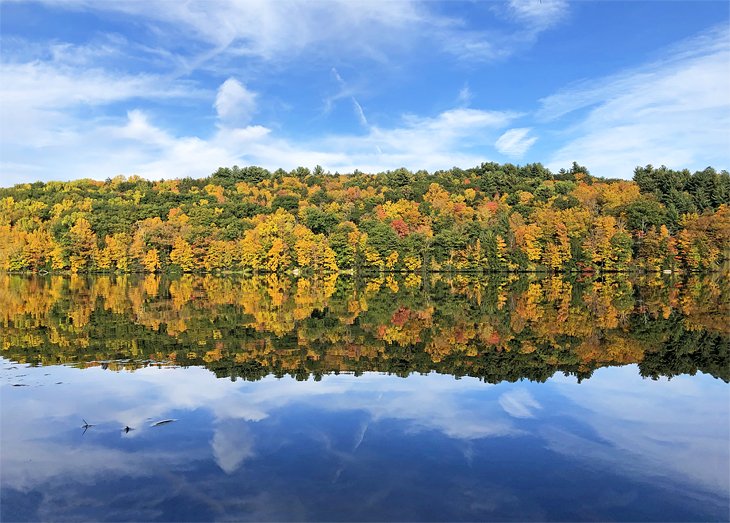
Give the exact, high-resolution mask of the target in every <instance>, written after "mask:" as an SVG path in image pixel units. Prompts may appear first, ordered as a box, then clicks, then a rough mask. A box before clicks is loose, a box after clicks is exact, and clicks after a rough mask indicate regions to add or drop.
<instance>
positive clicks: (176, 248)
mask: <svg viewBox="0 0 730 523" xmlns="http://www.w3.org/2000/svg"><path fill="white" fill-rule="evenodd" d="M170 261H172V263H174V264H176V265H177V266H178V267H180V269H182V271H183V272H191V271H192V270H193V269H195V257H194V256H193V247H192V246H191V245H190V243H188V242H187V240H185V239H184V238H183V237H181V236H177V237H175V241H174V242H173V244H172V251H170Z"/></svg>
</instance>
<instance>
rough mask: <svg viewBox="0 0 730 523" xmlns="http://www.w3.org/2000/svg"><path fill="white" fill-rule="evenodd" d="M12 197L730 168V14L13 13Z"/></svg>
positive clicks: (139, 6)
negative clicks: (51, 186) (372, 176)
mask: <svg viewBox="0 0 730 523" xmlns="http://www.w3.org/2000/svg"><path fill="white" fill-rule="evenodd" d="M0 65H1V70H0V137H1V143H0V186H4V187H6V186H10V185H13V184H16V183H25V182H33V181H37V180H43V181H47V180H70V179H78V178H93V179H99V180H103V179H106V178H108V177H114V176H117V175H120V174H121V175H125V176H131V175H139V176H143V177H145V178H149V179H161V178H178V177H184V176H191V177H194V178H200V177H204V176H207V175H209V174H211V173H212V172H214V171H215V170H216V169H217V168H218V167H221V166H232V165H239V166H245V165H260V166H263V167H266V168H268V169H271V170H274V169H277V168H280V167H281V168H284V169H286V170H291V169H293V168H295V167H297V166H304V167H309V168H313V167H314V166H316V165H321V166H322V167H323V168H324V169H325V170H326V171H330V172H333V173H334V172H340V173H347V172H352V171H354V170H355V169H359V170H360V171H363V172H379V171H385V170H392V169H397V168H399V167H406V168H408V169H411V170H413V171H416V170H419V169H426V170H428V171H434V170H437V169H448V168H451V167H454V166H457V167H461V168H469V167H474V166H477V165H479V164H481V163H482V162H488V161H490V162H491V161H494V162H500V163H503V162H511V163H515V164H525V163H531V162H541V163H543V164H544V165H546V166H547V167H549V168H550V169H552V170H554V171H557V170H559V169H560V168H569V167H570V166H571V165H572V162H573V161H577V162H578V163H579V164H581V165H585V166H587V167H588V168H589V170H590V172H591V174H593V175H597V176H604V177H610V178H627V179H628V178H631V177H632V175H633V170H634V168H635V167H636V166H638V165H647V164H653V165H655V166H658V165H666V166H668V167H670V168H675V169H684V168H688V169H691V170H696V169H704V168H705V167H707V166H712V167H715V168H716V169H728V168H730V2H727V1H725V0H721V1H695V0H693V1H667V2H664V1H632V2H621V1H603V2H599V1H595V2H594V1H582V2H566V1H564V0H505V1H493V2H489V1H473V2H456V1H447V2H438V1H416V0H403V1H391V2H385V1H358V0H342V1H336V0H328V1H324V2H319V1H316V0H313V1H302V2H299V1H289V0H278V1H263V0H262V1H246V2H243V1H233V0H231V1H224V0H220V1H212V0H210V1H195V0H189V1H186V2H175V1H157V0H144V1H128V0H115V1H103V0H96V1H92V0H53V1H50V0H49V1H43V2H27V1H12V0H5V1H3V0H0Z"/></svg>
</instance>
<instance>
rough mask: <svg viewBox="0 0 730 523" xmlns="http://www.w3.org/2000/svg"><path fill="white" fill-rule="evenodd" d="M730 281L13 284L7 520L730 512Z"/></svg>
mask: <svg viewBox="0 0 730 523" xmlns="http://www.w3.org/2000/svg"><path fill="white" fill-rule="evenodd" d="M728 280H729V279H728V278H727V275H710V276H706V277H694V276H693V277H689V278H685V279H678V278H676V277H673V276H659V275H650V276H645V277H626V276H615V277H604V278H595V277H592V276H570V277H557V276H555V277H538V276H535V275H523V276H516V275H490V276H483V275H482V276H476V275H475V276H469V275H446V274H430V275H420V276H419V275H385V276H380V277H370V278H353V277H349V276H340V277H334V276H333V277H330V278H311V279H307V278H298V279H296V278H285V277H277V276H267V277H232V276H231V277H217V276H191V275H183V276H178V277H170V278H168V277H161V276H157V275H148V276H116V277H115V276H94V277H85V276H55V275H54V276H45V277H26V276H18V275H0V322H1V323H0V342H1V343H2V358H0V391H1V392H2V403H1V405H0V409H1V414H2V419H1V428H2V433H1V435H0V444H1V447H0V448H1V450H2V452H1V454H0V471H1V473H2V474H1V476H0V510H1V512H0V519H2V521H68V520H72V521H87V520H92V521H123V520H126V521H218V520H221V521H226V520H237V521H240V520H251V521H263V520H276V521H288V520H296V521H303V520H325V521H345V520H349V521H381V520H388V521H392V520H402V521H444V520H449V521H457V520H458V521H474V520H498V521H505V520H514V521H525V520H553V521H589V520H590V521H595V520H598V521H606V520H616V521H637V520H641V521H708V520H720V521H726V520H728V519H730V450H729V449H730V386H729V385H728V382H729V381H730V321H728V320H729V319H730V283H729V281H728Z"/></svg>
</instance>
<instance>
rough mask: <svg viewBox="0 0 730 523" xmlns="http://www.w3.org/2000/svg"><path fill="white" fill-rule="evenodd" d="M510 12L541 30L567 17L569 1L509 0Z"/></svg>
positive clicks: (533, 28) (534, 29)
mask: <svg viewBox="0 0 730 523" xmlns="http://www.w3.org/2000/svg"><path fill="white" fill-rule="evenodd" d="M509 10H510V13H511V14H512V15H513V16H514V18H516V19H517V20H519V21H522V22H525V23H526V24H527V25H528V26H529V27H530V28H531V29H532V30H533V31H535V32H539V31H543V30H545V29H548V28H549V27H552V26H554V25H555V24H557V23H558V22H560V21H561V20H563V19H564V18H565V16H566V15H567V12H568V2H566V1H565V0H509Z"/></svg>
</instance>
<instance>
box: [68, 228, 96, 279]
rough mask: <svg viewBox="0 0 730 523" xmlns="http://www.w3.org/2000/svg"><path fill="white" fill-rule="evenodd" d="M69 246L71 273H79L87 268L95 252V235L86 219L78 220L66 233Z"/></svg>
mask: <svg viewBox="0 0 730 523" xmlns="http://www.w3.org/2000/svg"><path fill="white" fill-rule="evenodd" d="M68 238H69V244H70V251H71V256H70V261H71V272H79V271H82V270H84V269H86V268H88V266H89V264H90V262H91V261H92V260H93V259H94V257H95V253H96V250H97V245H96V234H95V233H94V231H92V230H91V224H90V223H89V222H88V220H86V218H78V219H77V220H76V223H75V224H74V225H73V227H71V228H70V229H69V231H68Z"/></svg>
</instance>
